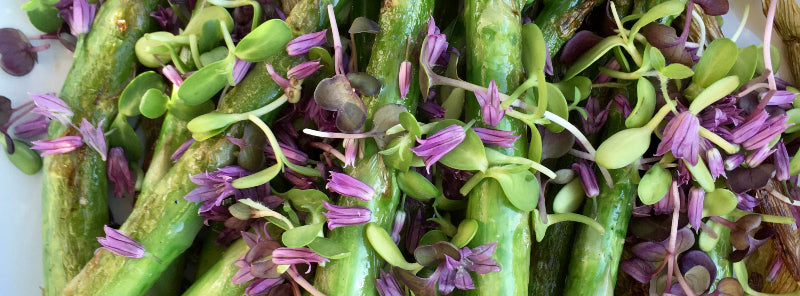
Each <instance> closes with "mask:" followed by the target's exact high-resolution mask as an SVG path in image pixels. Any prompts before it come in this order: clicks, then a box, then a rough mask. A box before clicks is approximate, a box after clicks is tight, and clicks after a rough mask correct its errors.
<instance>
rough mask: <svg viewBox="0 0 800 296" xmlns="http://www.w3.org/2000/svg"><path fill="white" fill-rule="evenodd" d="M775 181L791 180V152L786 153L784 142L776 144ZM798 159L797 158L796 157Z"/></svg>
mask: <svg viewBox="0 0 800 296" xmlns="http://www.w3.org/2000/svg"><path fill="white" fill-rule="evenodd" d="M773 157H774V159H775V161H774V163H775V179H777V180H778V181H786V180H789V177H790V175H789V152H787V151H786V145H784V144H783V140H780V141H778V143H777V144H775V155H774V156H773ZM795 157H797V156H795Z"/></svg>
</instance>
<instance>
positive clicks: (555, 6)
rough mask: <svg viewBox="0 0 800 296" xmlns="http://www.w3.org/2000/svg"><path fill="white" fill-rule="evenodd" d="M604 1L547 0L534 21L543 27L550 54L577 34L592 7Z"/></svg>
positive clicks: (556, 51) (553, 54) (554, 53)
mask: <svg viewBox="0 0 800 296" xmlns="http://www.w3.org/2000/svg"><path fill="white" fill-rule="evenodd" d="M600 3H604V1H599V0H569V1H562V0H545V1H544V8H543V9H542V12H540V13H539V16H538V17H536V19H535V20H534V22H535V23H536V25H538V26H539V28H541V29H542V34H543V35H544V40H545V43H547V46H548V47H550V56H555V55H556V54H557V53H558V50H559V49H561V46H563V45H564V44H565V43H567V41H568V40H569V39H570V38H572V36H573V35H575V32H577V31H578V27H580V25H581V24H583V19H584V18H586V17H587V16H588V15H589V13H590V12H591V11H592V9H593V8H594V7H595V6H597V5H598V4H600Z"/></svg>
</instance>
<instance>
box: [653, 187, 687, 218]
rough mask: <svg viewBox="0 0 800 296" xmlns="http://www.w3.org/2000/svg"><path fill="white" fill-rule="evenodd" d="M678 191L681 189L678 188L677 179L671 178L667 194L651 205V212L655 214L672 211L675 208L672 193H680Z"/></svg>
mask: <svg viewBox="0 0 800 296" xmlns="http://www.w3.org/2000/svg"><path fill="white" fill-rule="evenodd" d="M680 191H681V190H680V189H679V188H678V180H675V179H672V183H671V184H670V186H669V191H667V195H666V196H664V197H663V198H661V200H659V201H658V202H657V203H655V204H654V205H653V213H655V214H656V215H663V214H672V211H673V210H674V209H675V196H674V194H675V193H678V194H679V195H680V194H681V192H680ZM679 198H680V196H679Z"/></svg>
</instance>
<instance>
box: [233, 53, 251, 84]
mask: <svg viewBox="0 0 800 296" xmlns="http://www.w3.org/2000/svg"><path fill="white" fill-rule="evenodd" d="M252 65H253V63H251V62H248V61H245V60H240V59H239V58H236V62H234V63H233V72H232V73H231V75H232V76H233V83H234V84H239V82H242V79H244V75H245V74H247V71H249V70H250V66H252Z"/></svg>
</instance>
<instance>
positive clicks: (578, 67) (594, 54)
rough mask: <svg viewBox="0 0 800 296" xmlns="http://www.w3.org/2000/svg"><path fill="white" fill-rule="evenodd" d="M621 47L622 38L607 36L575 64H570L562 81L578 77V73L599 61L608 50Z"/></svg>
mask: <svg viewBox="0 0 800 296" xmlns="http://www.w3.org/2000/svg"><path fill="white" fill-rule="evenodd" d="M621 45H623V42H622V38H620V37H619V36H617V35H614V36H609V37H606V38H605V39H603V40H602V41H600V43H597V45H595V46H594V47H592V49H590V50H588V51H587V52H586V53H584V54H583V55H582V56H581V57H580V58H578V60H576V61H575V63H573V64H572V66H571V67H569V69H567V72H566V73H565V74H564V79H570V78H572V77H575V76H576V75H578V73H580V72H582V71H583V70H586V68H589V66H591V65H593V64H594V62H596V61H597V60H599V59H600V58H601V57H603V55H605V54H606V53H607V52H608V51H609V50H611V49H613V48H615V47H617V46H621Z"/></svg>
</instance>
